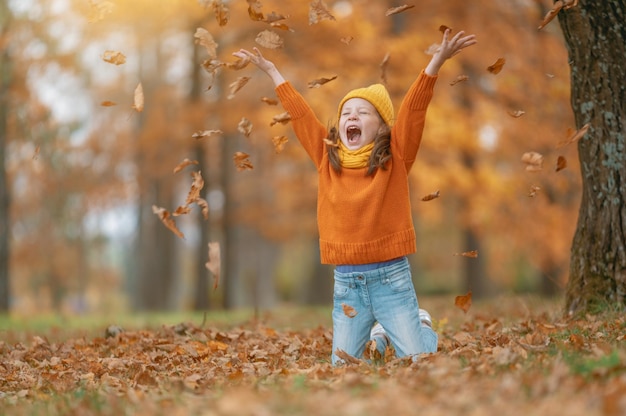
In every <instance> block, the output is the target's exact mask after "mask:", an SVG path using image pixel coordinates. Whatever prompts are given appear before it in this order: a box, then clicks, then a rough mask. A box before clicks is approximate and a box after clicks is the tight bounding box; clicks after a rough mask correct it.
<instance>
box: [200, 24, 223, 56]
mask: <svg viewBox="0 0 626 416" xmlns="http://www.w3.org/2000/svg"><path fill="white" fill-rule="evenodd" d="M194 38H195V42H196V43H197V44H199V45H201V46H204V49H205V50H206V52H207V54H208V55H209V58H210V59H213V58H215V57H216V56H217V47H218V44H217V43H215V41H214V40H213V36H211V34H210V33H209V31H208V30H206V29H204V28H201V27H199V28H197V29H196V33H195V34H194Z"/></svg>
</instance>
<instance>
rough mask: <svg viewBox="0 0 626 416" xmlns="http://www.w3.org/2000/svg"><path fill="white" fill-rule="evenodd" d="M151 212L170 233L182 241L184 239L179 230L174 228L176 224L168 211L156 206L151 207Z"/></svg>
mask: <svg viewBox="0 0 626 416" xmlns="http://www.w3.org/2000/svg"><path fill="white" fill-rule="evenodd" d="M152 212H154V213H155V214H157V216H158V217H159V219H160V220H161V222H162V223H163V224H165V226H166V227H167V228H169V229H170V231H172V232H173V233H174V234H176V235H177V236H178V237H180V238H182V239H184V238H185V236H184V235H183V233H181V232H180V230H179V229H178V228H177V227H176V222H174V219H173V218H172V216H171V215H170V213H169V211H168V210H166V209H165V208H161V207H157V206H156V205H152Z"/></svg>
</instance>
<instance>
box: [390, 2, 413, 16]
mask: <svg viewBox="0 0 626 416" xmlns="http://www.w3.org/2000/svg"><path fill="white" fill-rule="evenodd" d="M413 7H415V6H414V5H412V4H411V5H408V4H403V5H402V6H398V7H391V8H389V9H387V11H386V12H385V16H391V15H394V14H398V13H402V12H403V11H405V10H409V9H412V8H413Z"/></svg>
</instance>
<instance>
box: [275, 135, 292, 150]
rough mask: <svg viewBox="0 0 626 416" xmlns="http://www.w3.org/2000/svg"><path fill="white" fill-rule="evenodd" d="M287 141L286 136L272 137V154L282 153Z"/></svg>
mask: <svg viewBox="0 0 626 416" xmlns="http://www.w3.org/2000/svg"><path fill="white" fill-rule="evenodd" d="M288 141H289V139H287V136H274V137H272V144H273V145H274V152H276V153H277V154H278V153H280V152H282V151H283V149H284V148H285V145H286V144H287V142H288Z"/></svg>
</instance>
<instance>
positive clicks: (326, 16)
mask: <svg viewBox="0 0 626 416" xmlns="http://www.w3.org/2000/svg"><path fill="white" fill-rule="evenodd" d="M322 20H336V19H335V16H333V15H332V14H330V12H329V11H328V8H327V7H326V5H325V4H324V3H323V2H322V0H317V1H314V2H311V4H310V5H309V25H314V24H316V23H319V22H321V21H322Z"/></svg>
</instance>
